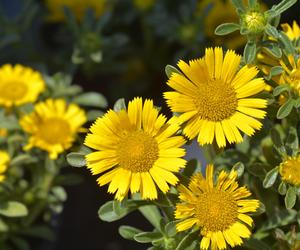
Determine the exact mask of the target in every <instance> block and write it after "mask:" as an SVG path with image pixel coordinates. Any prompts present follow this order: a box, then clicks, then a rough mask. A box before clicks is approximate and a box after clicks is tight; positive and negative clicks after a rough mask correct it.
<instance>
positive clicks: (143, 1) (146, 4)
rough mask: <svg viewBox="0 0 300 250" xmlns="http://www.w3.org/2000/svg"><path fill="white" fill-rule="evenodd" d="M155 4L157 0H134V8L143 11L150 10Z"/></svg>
mask: <svg viewBox="0 0 300 250" xmlns="http://www.w3.org/2000/svg"><path fill="white" fill-rule="evenodd" d="M155 2H156V0H133V4H134V6H135V7H136V8H137V9H139V10H141V11H145V10H149V9H150V8H152V7H153V5H154V4H155Z"/></svg>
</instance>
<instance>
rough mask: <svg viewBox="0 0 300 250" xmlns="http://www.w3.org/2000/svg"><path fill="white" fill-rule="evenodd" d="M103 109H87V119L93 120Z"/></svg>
mask: <svg viewBox="0 0 300 250" xmlns="http://www.w3.org/2000/svg"><path fill="white" fill-rule="evenodd" d="M103 114H104V113H103V111H101V110H95V109H94V110H89V111H88V112H87V113H86V116H87V119H88V121H95V120H96V119H97V118H99V117H101V116H103Z"/></svg>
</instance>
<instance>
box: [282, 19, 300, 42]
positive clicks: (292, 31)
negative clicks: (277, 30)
mask: <svg viewBox="0 0 300 250" xmlns="http://www.w3.org/2000/svg"><path fill="white" fill-rule="evenodd" d="M281 27H282V29H283V32H284V33H285V34H286V35H287V36H288V38H289V39H290V40H292V41H293V40H297V39H298V38H299V37H300V28H299V25H298V24H297V22H296V21H293V27H291V26H290V25H289V24H288V23H284V24H281Z"/></svg>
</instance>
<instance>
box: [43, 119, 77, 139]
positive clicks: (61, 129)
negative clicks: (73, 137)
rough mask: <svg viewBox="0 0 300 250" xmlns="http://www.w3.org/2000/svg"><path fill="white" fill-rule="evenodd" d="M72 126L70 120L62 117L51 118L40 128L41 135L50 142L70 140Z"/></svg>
mask: <svg viewBox="0 0 300 250" xmlns="http://www.w3.org/2000/svg"><path fill="white" fill-rule="evenodd" d="M70 133H71V128H70V125H69V123H68V122H66V121H64V120H63V119H60V118H49V119H47V120H45V121H44V122H43V123H42V124H41V125H40V128H39V135H38V136H39V137H40V138H41V139H42V140H43V141H45V142H47V143H49V144H60V143H64V142H66V141H67V140H68V137H69V136H70Z"/></svg>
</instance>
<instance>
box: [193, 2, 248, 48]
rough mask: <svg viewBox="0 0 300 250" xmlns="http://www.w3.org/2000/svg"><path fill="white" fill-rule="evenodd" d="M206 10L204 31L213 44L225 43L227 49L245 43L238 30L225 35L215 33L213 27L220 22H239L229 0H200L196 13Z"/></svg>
mask: <svg viewBox="0 0 300 250" xmlns="http://www.w3.org/2000/svg"><path fill="white" fill-rule="evenodd" d="M205 10H208V14H207V16H206V18H205V20H204V32H205V34H206V36H207V37H209V38H210V39H211V40H213V41H214V43H215V45H225V46H226V47H227V48H229V49H236V48H239V47H241V46H242V45H244V44H245V43H246V41H247V40H246V38H245V37H244V36H242V35H241V34H240V33H239V32H238V31H236V32H234V33H232V34H229V35H227V36H217V35H215V29H216V28H217V27H218V26H219V25H220V24H222V23H239V17H238V15H237V14H236V10H235V8H234V7H233V5H232V4H231V1H230V0H225V1H221V0H204V1H203V0H200V1H199V4H198V13H199V14H201V15H203V14H202V13H203V12H204V11H205Z"/></svg>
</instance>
